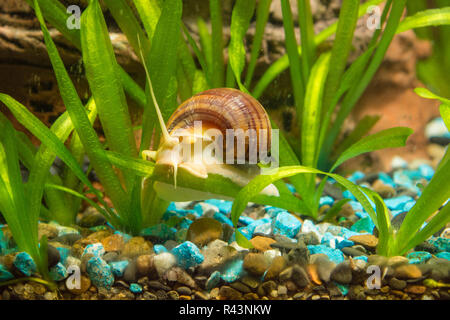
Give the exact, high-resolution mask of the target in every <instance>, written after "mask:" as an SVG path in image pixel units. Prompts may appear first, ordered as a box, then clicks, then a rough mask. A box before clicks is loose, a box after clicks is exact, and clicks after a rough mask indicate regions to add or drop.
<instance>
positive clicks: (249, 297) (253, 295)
mask: <svg viewBox="0 0 450 320" xmlns="http://www.w3.org/2000/svg"><path fill="white" fill-rule="evenodd" d="M244 299H245V300H258V299H259V297H258V295H257V294H256V293H254V292H249V293H246V294H244Z"/></svg>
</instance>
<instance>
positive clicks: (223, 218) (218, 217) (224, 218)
mask: <svg viewBox="0 0 450 320" xmlns="http://www.w3.org/2000/svg"><path fill="white" fill-rule="evenodd" d="M213 218H214V219H216V220H217V221H219V222H221V223H226V224H229V225H230V226H232V227H233V222H231V220H230V219H229V218H228V217H227V216H226V215H224V214H223V213H222V212H216V213H214V216H213Z"/></svg>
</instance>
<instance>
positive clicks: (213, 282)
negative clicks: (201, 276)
mask: <svg viewBox="0 0 450 320" xmlns="http://www.w3.org/2000/svg"><path fill="white" fill-rule="evenodd" d="M219 282H220V272H219V271H214V272H213V273H211V275H210V276H209V278H208V280H206V284H205V288H206V290H212V289H213V288H215V287H216V286H217V285H218V284H219Z"/></svg>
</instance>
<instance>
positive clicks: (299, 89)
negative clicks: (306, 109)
mask: <svg viewBox="0 0 450 320" xmlns="http://www.w3.org/2000/svg"><path fill="white" fill-rule="evenodd" d="M281 11H282V14H283V28H284V37H285V43H286V44H285V45H286V51H287V55H288V57H289V58H288V59H289V66H290V68H289V71H290V76H291V83H292V88H293V91H294V102H295V107H296V111H297V123H298V127H299V129H300V130H302V117H301V115H302V114H303V102H304V101H303V99H304V96H305V80H304V79H305V77H304V76H305V75H304V74H303V72H304V70H302V65H301V59H300V54H299V52H298V49H297V46H298V45H297V40H296V39H295V29H294V21H293V20H292V12H291V7H290V4H289V1H288V0H281ZM303 54H305V53H304V52H303Z"/></svg>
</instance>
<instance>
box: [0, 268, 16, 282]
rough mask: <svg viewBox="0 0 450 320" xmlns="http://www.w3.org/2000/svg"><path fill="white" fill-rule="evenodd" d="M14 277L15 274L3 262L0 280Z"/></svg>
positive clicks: (0, 269)
mask: <svg viewBox="0 0 450 320" xmlns="http://www.w3.org/2000/svg"><path fill="white" fill-rule="evenodd" d="M11 279H14V276H13V274H12V273H11V272H9V270H8V269H6V267H5V266H4V265H3V264H0V282H3V281H8V280H11Z"/></svg>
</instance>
